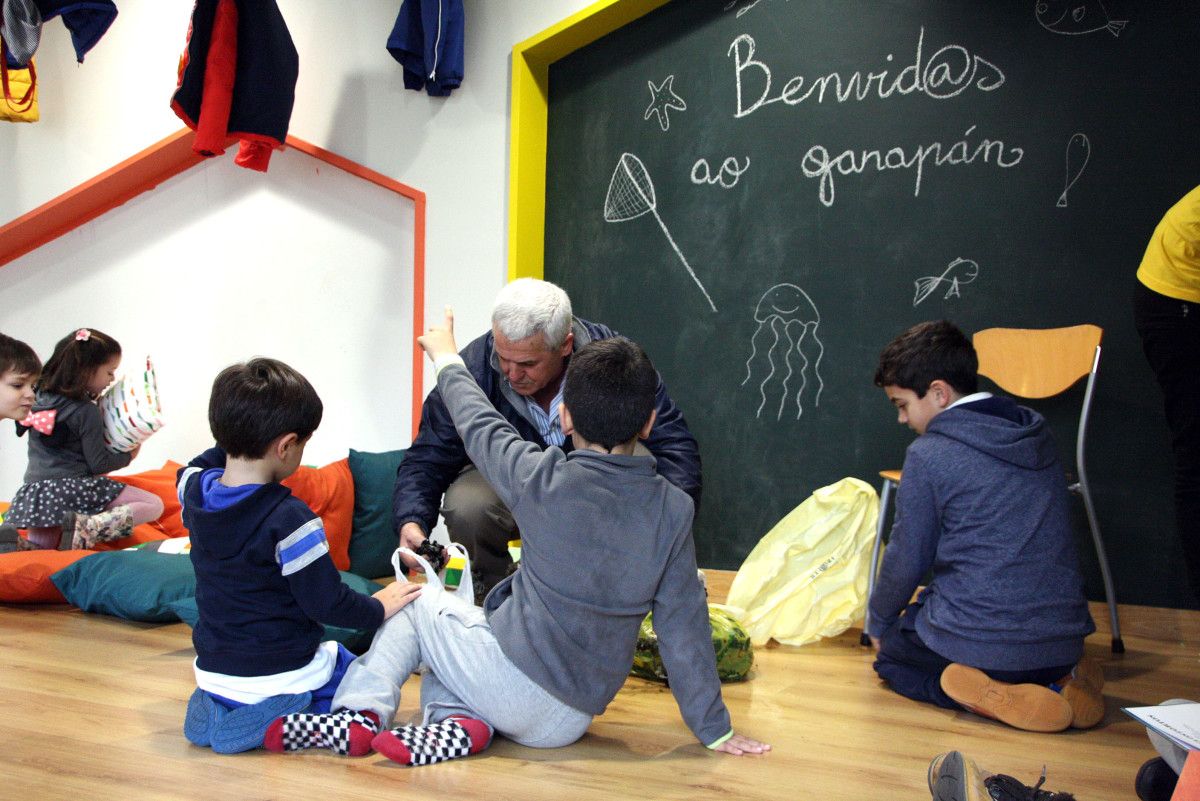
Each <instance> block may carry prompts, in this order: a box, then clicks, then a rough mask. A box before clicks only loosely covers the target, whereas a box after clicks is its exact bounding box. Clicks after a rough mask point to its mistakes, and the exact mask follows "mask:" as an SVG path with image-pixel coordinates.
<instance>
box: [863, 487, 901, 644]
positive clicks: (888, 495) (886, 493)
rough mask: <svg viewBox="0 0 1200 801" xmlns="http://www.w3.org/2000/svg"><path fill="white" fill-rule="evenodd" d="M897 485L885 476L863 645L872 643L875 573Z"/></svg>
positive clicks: (870, 572)
mask: <svg viewBox="0 0 1200 801" xmlns="http://www.w3.org/2000/svg"><path fill="white" fill-rule="evenodd" d="M895 486H896V484H895V482H893V481H892V480H891V479H890V478H885V479H884V480H883V486H882V487H881V488H880V490H879V520H878V521H876V523H875V544H874V545H873V546H872V547H871V567H870V568H869V570H868V571H867V612H866V614H865V615H864V616H863V633H862V636H861V637H859V639H858V641H859V643H860V644H862V645H870V644H871V638H870V637H869V636H868V635H867V626H868V625H869V624H870V622H871V606H870V604H871V596H872V595H873V594H874V593H875V575H876V574H877V573H878V572H879V550H880V548H881V547H882V545H883V532H884V527H885V526H886V525H887V513H888V505H889V504H890V503H891V499H892V488H893V487H895Z"/></svg>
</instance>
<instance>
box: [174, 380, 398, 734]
mask: <svg viewBox="0 0 1200 801" xmlns="http://www.w3.org/2000/svg"><path fill="white" fill-rule="evenodd" d="M321 414H322V405H321V399H320V398H319V397H317V393H316V391H315V390H314V389H313V388H312V385H311V384H309V383H308V381H307V380H306V379H305V378H304V376H302V375H300V373H298V372H296V371H295V370H293V369H292V368H291V367H289V366H287V365H286V364H284V363H282V362H279V361H275V360H274V359H263V358H258V359H253V360H251V361H249V362H246V363H244V364H235V365H233V366H231V367H227V368H225V369H224V370H223V371H221V373H220V375H218V376H217V378H216V380H215V381H214V382H213V388H212V396H211V398H210V400H209V407H208V421H209V425H210V427H211V428H212V433H213V437H214V438H215V439H216V441H217V447H215V448H210V449H209V450H207V451H205V452H204V453H202V454H200V455H199V456H197V457H196V458H195V459H193V460H192V461H191V462H190V463H188V465H187V467H184V468H183V469H181V470H180V471H179V479H178V484H179V500H180V502H181V503H182V504H183V522H184V525H186V526H187V528H188V530H189V531H190V532H191V541H192V550H191V556H192V564H193V566H194V567H195V570H196V606H197V608H198V609H199V613H200V618H199V620H198V622H197V623H196V626H195V628H194V629H193V631H192V642H193V644H194V645H195V647H196V662H195V672H196V684H197V685H198V687H197V689H196V691H195V693H193V694H192V697H191V700H190V701H189V702H188V710H187V718H186V720H185V722H184V729H183V730H184V735H185V736H186V737H187V738H188V740H190V741H191V742H193V743H195V744H196V745H201V746H211V747H212V749H213V750H214V751H217V752H219V753H233V752H237V751H246V750H249V749H252V748H257V747H259V746H261V745H262V741H263V733H264V732H265V731H266V728H267V725H268V724H269V723H270V722H271V720H273V719H274V718H275V717H277V716H278V715H280V714H286V713H288V712H299V711H303V710H308V711H313V712H323V711H328V709H329V701H330V699H331V698H332V697H333V691H334V690H335V689H336V688H337V685H338V683H339V682H340V681H341V678H342V676H343V675H344V674H345V672H346V668H347V667H349V665H350V663H351V662H352V661H353V660H354V656H353V655H352V654H351V653H350V652H349V651H347V650H346V649H345V648H344V647H342V646H341V645H340V644H338V643H336V642H321V637H322V634H323V633H324V629H323V628H322V626H321V624H322V623H327V624H330V625H333V626H341V627H345V628H351V629H368V630H373V629H377V628H379V626H380V625H381V624H382V623H383V621H384V620H386V619H387V618H389V617H391V616H392V615H394V614H395V613H396V612H398V611H399V610H400V609H401V608H402V607H403V606H405V605H406V604H408V603H409V602H410V601H412V600H413V598H415V597H416V595H417V594H418V593H419V590H418V589H417V585H414V584H393V585H390V586H388V587H386V588H384V589H383V590H380V591H379V592H377V593H375V595H374V596H367V595H363V594H361V593H357V592H354V591H353V590H351V589H350V588H349V587H347V586H346V585H345V584H343V583H342V581H341V577H340V576H339V575H338V572H337V568H335V567H334V565H333V560H332V559H331V558H330V556H329V545H328V543H327V542H326V539H325V529H324V528H323V527H322V525H321V519H320V518H319V517H317V515H316V514H314V513H313V511H312V510H311V509H309V508H308V506H307V505H306V504H305V503H304V502H303V501H301V500H299V499H298V498H295V497H293V496H292V493H291V491H290V490H288V488H287V487H284V486H283V485H282V484H280V483H279V482H280V481H282V480H283V479H285V478H287V477H288V476H290V475H291V474H292V473H294V472H295V471H296V468H297V467H299V466H300V460H301V459H302V458H303V456H304V446H305V445H306V444H307V442H308V439H309V437H310V436H312V433H313V431H315V430H316V428H317V426H318V425H319V424H320V422H321Z"/></svg>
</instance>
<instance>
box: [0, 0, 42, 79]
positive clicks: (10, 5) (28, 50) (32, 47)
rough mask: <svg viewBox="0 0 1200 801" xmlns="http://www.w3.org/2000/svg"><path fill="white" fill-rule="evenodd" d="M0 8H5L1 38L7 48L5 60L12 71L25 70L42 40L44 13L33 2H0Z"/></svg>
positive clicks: (29, 0) (19, 0)
mask: <svg viewBox="0 0 1200 801" xmlns="http://www.w3.org/2000/svg"><path fill="white" fill-rule="evenodd" d="M0 6H3V7H4V12H3V15H2V16H0V36H3V37H4V45H5V47H6V48H7V49H6V51H5V54H4V57H5V60H6V61H7V64H8V67H9V68H10V69H11V68H14V67H15V68H16V69H24V68H25V67H27V66H29V62H30V60H31V59H32V58H33V54H34V53H36V52H37V49H38V44H39V43H40V42H41V40H42V12H41V11H39V10H38V7H37V3H35V2H33V0H0Z"/></svg>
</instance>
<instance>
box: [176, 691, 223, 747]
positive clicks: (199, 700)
mask: <svg viewBox="0 0 1200 801" xmlns="http://www.w3.org/2000/svg"><path fill="white" fill-rule="evenodd" d="M227 714H229V710H227V709H226V708H225V707H223V706H221V705H220V704H218V703H217V702H216V701H214V700H213V698H212V696H211V695H209V694H208V693H206V692H204V690H201V689H200V688H199V687H197V688H196V691H195V692H193V693H192V697H191V698H189V699H188V705H187V715H186V716H185V717H184V718H183V736H184V737H186V738H187V740H188V742H189V743H194V744H195V745H199V746H201V747H203V748H208V746H209V745H211V744H212V731H213V729H214V728H216V725H217V722H218V721H219V720H220V719H222V718H224V717H225V715H227Z"/></svg>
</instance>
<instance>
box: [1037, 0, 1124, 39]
mask: <svg viewBox="0 0 1200 801" xmlns="http://www.w3.org/2000/svg"><path fill="white" fill-rule="evenodd" d="M1033 12H1034V16H1036V17H1037V21H1038V24H1039V25H1041V26H1042V27H1043V28H1045V29H1046V30H1048V31H1050V32H1051V33H1061V34H1066V35H1067V36H1079V35H1080V34H1085V33H1095V32H1096V31H1108V32H1109V33H1111V34H1112V35H1113V36H1120V35H1121V31H1123V30H1125V26H1126V25H1128V24H1129V20H1127V19H1113V18H1112V17H1110V16H1109V15H1108V9H1106V8H1105V7H1104V3H1102V2H1100V0H1037V2H1035V3H1034V6H1033Z"/></svg>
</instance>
